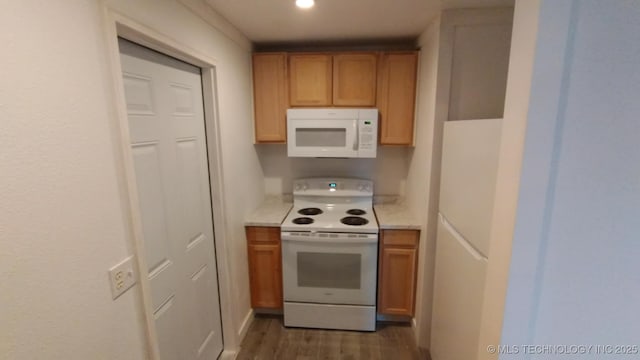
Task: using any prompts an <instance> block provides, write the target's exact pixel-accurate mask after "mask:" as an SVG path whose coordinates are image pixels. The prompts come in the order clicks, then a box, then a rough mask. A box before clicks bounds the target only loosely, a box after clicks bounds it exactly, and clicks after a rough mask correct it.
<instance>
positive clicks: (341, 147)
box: [287, 119, 358, 157]
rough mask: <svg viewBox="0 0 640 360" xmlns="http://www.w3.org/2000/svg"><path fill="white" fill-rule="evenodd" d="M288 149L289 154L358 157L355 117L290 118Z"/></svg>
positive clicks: (288, 122) (297, 155)
mask: <svg viewBox="0 0 640 360" xmlns="http://www.w3.org/2000/svg"><path fill="white" fill-rule="evenodd" d="M287 144H288V145H287V150H288V155H289V156H290V157H357V156H358V122H357V120H356V119H353V120H351V119H322V120H320V119H289V120H288V121H287Z"/></svg>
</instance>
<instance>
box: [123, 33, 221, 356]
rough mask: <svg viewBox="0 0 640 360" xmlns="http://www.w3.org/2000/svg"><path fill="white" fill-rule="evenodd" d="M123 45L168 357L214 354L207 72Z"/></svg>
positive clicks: (217, 340)
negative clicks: (204, 83) (204, 79)
mask: <svg viewBox="0 0 640 360" xmlns="http://www.w3.org/2000/svg"><path fill="white" fill-rule="evenodd" d="M119 45H120V57H121V62H122V70H123V80H124V87H125V95H126V103H127V111H128V116H129V128H130V134H131V148H132V154H133V160H134V164H135V172H136V182H137V188H138V194H139V200H140V202H139V203H140V211H141V215H142V225H143V231H144V247H145V251H146V254H144V255H145V256H146V261H147V264H148V266H149V269H148V271H149V272H148V276H149V280H150V282H151V290H152V298H153V306H154V317H155V320H156V329H157V334H158V340H159V343H160V353H161V357H162V359H163V360H173V359H215V358H216V357H217V356H218V355H219V354H220V352H221V351H222V328H221V323H220V306H219V299H218V283H217V274H216V264H215V256H214V242H213V222H212V214H211V196H210V188H209V170H208V166H207V150H206V149H207V146H206V138H205V127H204V111H203V102H202V85H201V77H200V69H199V68H197V67H195V66H192V65H189V64H186V63H183V62H181V61H178V60H176V59H174V58H171V57H168V56H165V55H162V54H159V53H157V52H154V51H152V50H149V49H146V48H144V47H141V46H138V45H136V44H133V43H130V42H128V41H126V40H120V42H119Z"/></svg>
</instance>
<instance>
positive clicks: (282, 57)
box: [253, 53, 288, 143]
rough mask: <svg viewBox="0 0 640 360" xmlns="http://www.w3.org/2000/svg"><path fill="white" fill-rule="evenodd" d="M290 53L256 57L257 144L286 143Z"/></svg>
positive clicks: (254, 73) (254, 96)
mask: <svg viewBox="0 0 640 360" xmlns="http://www.w3.org/2000/svg"><path fill="white" fill-rule="evenodd" d="M287 97H288V91H287V54H286V53H256V54H254V55H253V99H254V100H253V101H254V111H255V113H254V121H255V127H254V129H255V141H256V142H257V143H284V142H286V141H287V107H288V101H287Z"/></svg>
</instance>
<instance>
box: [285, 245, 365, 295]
mask: <svg viewBox="0 0 640 360" xmlns="http://www.w3.org/2000/svg"><path fill="white" fill-rule="evenodd" d="M297 255H298V286H299V287H315V288H327V289H355V290H358V289H360V269H361V266H360V262H361V255H360V254H331V253H329V254H328V253H314V252H298V253H297Z"/></svg>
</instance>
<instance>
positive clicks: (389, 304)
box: [378, 230, 420, 316]
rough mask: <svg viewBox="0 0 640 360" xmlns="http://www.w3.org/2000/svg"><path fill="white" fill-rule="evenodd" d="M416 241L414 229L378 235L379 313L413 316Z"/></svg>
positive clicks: (416, 257) (390, 231)
mask: <svg viewBox="0 0 640 360" xmlns="http://www.w3.org/2000/svg"><path fill="white" fill-rule="evenodd" d="M419 239H420V231H418V230H382V231H381V232H380V257H379V259H378V267H379V269H378V313H379V314H383V315H405V316H413V315H414V310H415V297H416V276H417V268H418V241H419Z"/></svg>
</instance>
